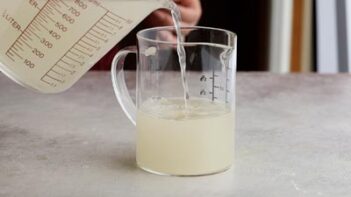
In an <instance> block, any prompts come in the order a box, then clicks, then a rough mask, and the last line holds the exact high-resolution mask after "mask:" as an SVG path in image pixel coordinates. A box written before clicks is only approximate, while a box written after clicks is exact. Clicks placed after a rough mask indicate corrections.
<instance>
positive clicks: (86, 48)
mask: <svg viewBox="0 0 351 197" xmlns="http://www.w3.org/2000/svg"><path fill="white" fill-rule="evenodd" d="M77 45H78V46H80V47H82V48H83V49H85V50H87V51H89V52H92V51H91V49H89V48H88V47H86V46H83V45H82V44H80V43H77Z"/></svg>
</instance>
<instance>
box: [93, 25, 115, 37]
mask: <svg viewBox="0 0 351 197" xmlns="http://www.w3.org/2000/svg"><path fill="white" fill-rule="evenodd" d="M96 28H98V29H99V30H101V31H103V32H105V33H107V34H110V35H113V32H110V31H107V30H106V29H103V28H101V27H99V26H96Z"/></svg>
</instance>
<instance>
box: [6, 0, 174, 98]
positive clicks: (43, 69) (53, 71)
mask: <svg viewBox="0 0 351 197" xmlns="http://www.w3.org/2000/svg"><path fill="white" fill-rule="evenodd" d="M169 5H170V1H169V0H104V1H103V0H32V1H26V0H11V1H6V2H4V3H2V6H1V7H0V14H1V15H0V16H1V17H0V26H1V28H0V70H1V71H2V72H3V73H4V74H5V75H7V76H8V77H10V78H11V79H12V80H14V81H16V82H17V83H19V84H21V85H22V86H25V87H27V88H30V89H33V90H36V91H39V92H41V93H58V92H62V91H64V90H67V89H68V88H70V87H71V86H72V85H73V84H74V83H75V82H77V81H78V80H79V79H80V78H81V77H82V76H83V75H84V74H85V73H86V72H87V71H88V70H89V69H90V68H91V67H92V66H93V65H94V64H95V63H96V62H97V61H98V60H100V59H101V58H102V57H103V56H104V55H105V54H106V53H107V52H108V51H109V50H110V49H112V48H113V47H114V46H115V45H116V44H117V43H118V42H119V41H120V40H121V39H122V38H123V37H124V36H126V35H127V34H128V33H129V32H130V31H131V30H132V29H133V28H134V27H135V26H136V25H137V24H138V23H140V22H141V21H142V20H143V19H144V18H145V17H146V16H148V15H149V14H150V13H151V12H153V11H154V10H157V9H160V8H168V7H169Z"/></svg>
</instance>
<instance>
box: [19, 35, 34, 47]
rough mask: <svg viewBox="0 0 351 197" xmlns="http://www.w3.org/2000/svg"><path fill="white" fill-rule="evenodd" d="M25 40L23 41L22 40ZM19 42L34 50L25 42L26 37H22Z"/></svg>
mask: <svg viewBox="0 0 351 197" xmlns="http://www.w3.org/2000/svg"><path fill="white" fill-rule="evenodd" d="M22 39H23V40H22ZM18 42H23V43H24V44H25V45H27V46H28V47H29V48H30V49H33V47H32V46H30V45H29V44H28V43H27V42H26V41H25V40H24V37H21V38H20V39H19V40H18Z"/></svg>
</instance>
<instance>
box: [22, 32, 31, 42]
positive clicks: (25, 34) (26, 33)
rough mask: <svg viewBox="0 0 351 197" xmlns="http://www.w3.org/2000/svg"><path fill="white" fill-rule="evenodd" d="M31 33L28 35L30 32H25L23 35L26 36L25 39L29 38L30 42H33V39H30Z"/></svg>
mask: <svg viewBox="0 0 351 197" xmlns="http://www.w3.org/2000/svg"><path fill="white" fill-rule="evenodd" d="M28 34H29V33H28V31H27V32H25V33H24V34H23V36H25V38H27V39H28V40H30V41H33V39H32V38H31V37H30V35H28Z"/></svg>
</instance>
